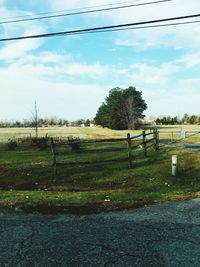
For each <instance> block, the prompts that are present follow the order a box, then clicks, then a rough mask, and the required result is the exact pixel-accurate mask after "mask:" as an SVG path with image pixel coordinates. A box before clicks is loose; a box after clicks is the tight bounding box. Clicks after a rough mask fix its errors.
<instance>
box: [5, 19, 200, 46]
mask: <svg viewBox="0 0 200 267" xmlns="http://www.w3.org/2000/svg"><path fill="white" fill-rule="evenodd" d="M198 17H200V14H194V15H188V16H181V17H171V18H165V19H158V20H148V21H141V22H133V23H127V24H117V25H111V26H102V27H95V28H86V29H79V30H70V31H62V32H53V33H44V34H37V35H26V36H19V37H11V38H2V39H0V42H4V41H14V40H24V39H33V38H47V37H53V36H62V35H74V34H83V33H90V32H103V31H107V30H116V29H123V28H127V27H131V26H140V25H141V26H143V25H147V24H155V23H162V22H167V21H174V20H183V19H191V18H198ZM182 23H186V22H182ZM152 26H154V25H152ZM127 29H128V28H127Z"/></svg>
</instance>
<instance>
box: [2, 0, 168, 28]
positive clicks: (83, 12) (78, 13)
mask: <svg viewBox="0 0 200 267" xmlns="http://www.w3.org/2000/svg"><path fill="white" fill-rule="evenodd" d="M171 1H173V0H156V1H151V2H144V3H139V4H130V5H123V6H116V7H109V8H101V9H93V10H86V11H79V12H72V13H65V14H58V15H49V16H40V17H34V18H24V19H17V20H7V21H1V22H0V24H9V23H18V22H26V21H33V20H43V19H51V18H58V17H67V16H75V15H83V14H89V13H97V12H104V11H112V10H118V9H125V8H131V7H138V6H145V5H153V4H160V3H165V2H171Z"/></svg>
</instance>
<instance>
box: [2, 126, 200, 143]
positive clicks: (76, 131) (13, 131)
mask: <svg viewBox="0 0 200 267" xmlns="http://www.w3.org/2000/svg"><path fill="white" fill-rule="evenodd" d="M155 127H157V128H158V130H159V132H160V138H161V139H165V138H167V139H172V138H173V139H179V138H180V131H181V130H183V131H186V132H190V131H199V132H200V125H167V126H155ZM177 131H178V132H177ZM141 132H142V130H137V131H133V130H123V131H117V130H110V129H108V128H99V127H94V128H89V127H56V126H55V127H42V128H39V136H45V135H48V136H51V137H63V138H66V137H68V136H75V137H79V138H81V139H105V138H119V137H126V135H127V133H130V134H140V133H141ZM172 133H173V134H172ZM191 134H192V133H190V134H189V135H191ZM27 136H32V137H34V136H35V131H34V129H33V128H0V143H4V142H6V141H7V140H8V139H9V138H16V139H18V138H22V137H27ZM188 140H189V141H188V142H190V141H191V142H195V141H196V142H200V135H194V136H192V137H191V138H189V139H188ZM186 141H187V140H186Z"/></svg>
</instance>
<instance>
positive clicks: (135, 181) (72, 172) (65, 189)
mask: <svg viewBox="0 0 200 267" xmlns="http://www.w3.org/2000/svg"><path fill="white" fill-rule="evenodd" d="M98 146H100V145H99V144H98ZM101 146H104V147H105V146H108V147H110V146H111V144H107V145H105V144H104V145H103V144H102V145H101ZM115 146H116V144H115ZM120 146H121V147H126V143H123V142H122V143H121V144H120ZM92 148H93V149H94V148H96V146H94V147H91V149H92ZM66 152H67V153H66V156H65V158H64V157H62V158H61V160H63V161H68V162H76V161H79V160H81V161H83V160H88V159H90V160H94V159H108V158H116V159H117V158H118V157H119V158H121V157H122V156H123V157H126V156H127V152H126V151H121V152H108V153H105V152H103V153H98V154H97V153H93V154H90V153H76V152H70V151H69V149H68V150H67V149H66ZM138 152H141V149H139V150H137V151H135V154H134V152H133V156H134V159H133V168H131V169H130V168H128V162H127V161H123V162H114V163H108V164H89V165H78V164H77V165H76V166H65V167H62V168H61V169H59V170H58V175H57V177H56V179H55V177H53V175H52V158H51V152H50V149H47V150H39V149H38V148H36V147H30V146H26V145H24V144H20V145H19V146H18V147H17V149H16V150H15V151H9V150H8V149H7V146H6V144H5V143H1V144H0V158H1V162H0V187H1V194H0V205H1V206H12V207H20V208H22V209H26V208H27V207H28V209H31V208H33V207H36V208H35V209H36V210H37V209H39V208H38V207H41V206H42V207H43V208H44V207H45V209H47V210H48V209H52V207H55V206H56V207H62V208H63V209H65V208H66V207H68V206H70V207H71V206H73V207H90V210H92V211H101V210H116V209H123V208H129V207H134V206H138V205H144V204H148V203H154V202H160V201H166V200H170V199H183V198H189V197H192V196H196V195H198V192H199V191H200V183H199V182H200V152H193V151H189V150H180V149H175V148H168V147H165V146H163V147H161V149H160V150H159V151H157V152H155V151H154V150H153V149H151V150H149V151H148V156H147V157H143V156H142V154H141V153H140V154H139V155H136V154H137V153H138ZM173 154H177V155H178V161H179V173H178V175H177V177H172V175H171V156H172V155H173ZM83 210H84V208H83Z"/></svg>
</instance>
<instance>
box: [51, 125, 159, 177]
mask: <svg viewBox="0 0 200 267" xmlns="http://www.w3.org/2000/svg"><path fill="white" fill-rule="evenodd" d="M149 136H152V138H149ZM138 139H139V140H141V141H140V142H139V140H138ZM50 141H51V152H52V161H53V164H52V166H53V173H54V176H55V175H56V174H57V168H58V167H59V166H78V165H82V164H83V165H84V164H102V163H112V162H122V161H127V162H128V166H129V168H131V167H133V159H134V158H135V156H136V155H135V154H136V153H135V154H134V150H136V149H137V148H140V149H141V152H142V153H143V156H145V157H146V156H147V150H148V149H149V148H150V147H154V149H155V150H158V148H159V134H158V131H157V130H156V129H155V130H154V131H153V132H150V133H146V132H145V131H143V132H142V134H139V135H136V136H131V135H130V134H129V133H128V134H127V137H126V138H116V139H111V138H110V139H96V140H80V139H77V138H74V139H70V140H69V139H68V140H67V141H64V142H63V141H58V140H56V139H54V138H51V139H50ZM136 142H137V143H136ZM97 144H100V147H97ZM104 144H105V147H102V146H103V145H104ZM111 144H117V146H116V147H111ZM147 144H150V145H147ZM90 145H95V148H88V146H90ZM124 145H126V146H124ZM120 151H122V152H123V151H124V152H125V153H126V155H124V156H123V157H119V153H118V157H117V158H112V157H111V158H110V159H109V157H108V158H106V157H103V156H102V154H101V156H99V158H100V159H95V158H94V159H91V160H88V159H86V160H84V161H83V160H79V159H76V160H75V161H72V160H71V159H70V157H69V156H70V155H73V156H75V158H80V155H81V154H87V153H88V155H89V156H90V154H95V153H96V154H97V156H98V153H103V152H104V153H109V152H120ZM73 152H74V153H73ZM115 155H117V153H116V154H115ZM60 156H62V157H64V156H65V158H64V161H61V160H59V157H60Z"/></svg>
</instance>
